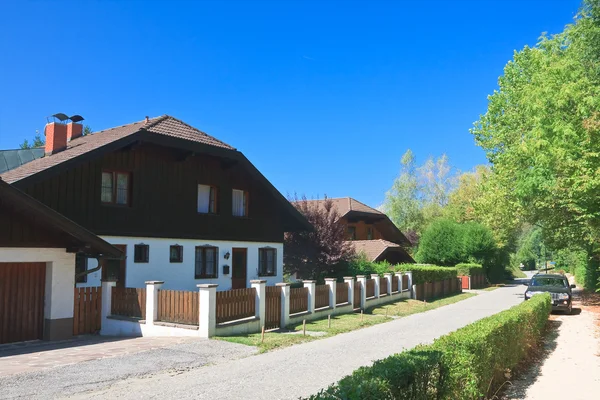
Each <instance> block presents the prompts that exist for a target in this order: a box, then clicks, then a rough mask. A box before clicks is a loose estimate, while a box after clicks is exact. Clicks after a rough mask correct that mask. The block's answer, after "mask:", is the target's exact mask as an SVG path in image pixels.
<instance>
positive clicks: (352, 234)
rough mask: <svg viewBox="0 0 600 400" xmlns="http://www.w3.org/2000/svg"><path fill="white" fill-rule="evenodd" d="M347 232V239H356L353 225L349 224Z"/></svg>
mask: <svg viewBox="0 0 600 400" xmlns="http://www.w3.org/2000/svg"><path fill="white" fill-rule="evenodd" d="M347 233H348V240H356V227H355V226H349V227H348V230H347Z"/></svg>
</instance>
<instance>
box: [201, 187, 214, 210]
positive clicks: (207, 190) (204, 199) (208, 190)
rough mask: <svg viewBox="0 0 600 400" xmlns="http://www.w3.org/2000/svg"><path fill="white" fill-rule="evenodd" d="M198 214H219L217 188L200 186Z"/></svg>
mask: <svg viewBox="0 0 600 400" xmlns="http://www.w3.org/2000/svg"><path fill="white" fill-rule="evenodd" d="M198 212H199V213H202V214H216V213H217V188H216V187H215V186H209V185H198Z"/></svg>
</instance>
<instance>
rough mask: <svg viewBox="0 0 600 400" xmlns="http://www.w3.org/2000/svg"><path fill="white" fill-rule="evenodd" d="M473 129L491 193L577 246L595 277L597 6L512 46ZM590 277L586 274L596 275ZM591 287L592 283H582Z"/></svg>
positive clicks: (599, 81) (598, 225)
mask: <svg viewBox="0 0 600 400" xmlns="http://www.w3.org/2000/svg"><path fill="white" fill-rule="evenodd" d="M488 100H489V102H488V109H487V112H486V113H485V114H484V115H483V116H481V118H480V119H479V121H477V122H476V123H475V126H474V128H473V129H472V133H473V134H474V135H475V138H476V141H477V143H478V144H479V145H480V146H481V147H482V148H483V149H484V150H485V151H486V154H487V157H488V160H489V161H490V162H491V163H492V164H493V167H492V171H493V175H494V177H493V182H494V184H495V185H496V188H497V190H498V193H499V194H500V195H501V196H503V198H504V199H505V201H506V202H507V203H508V204H511V205H514V208H515V209H518V210H519V214H521V215H522V216H523V218H524V219H526V220H527V221H529V222H532V223H536V224H539V225H541V226H542V227H543V228H544V231H545V232H547V241H548V243H549V244H550V245H551V246H552V247H554V248H568V247H581V248H584V249H585V250H586V251H587V254H588V272H589V273H590V274H591V275H594V276H597V269H598V259H599V244H600V243H599V238H600V235H599V234H600V202H598V201H597V197H598V196H597V194H598V193H599V192H600V173H598V172H599V171H600V148H599V147H598V139H597V136H598V134H600V5H599V4H598V1H586V2H584V6H583V8H582V10H581V11H580V13H579V14H578V16H577V18H576V19H575V23H574V24H572V25H568V26H567V27H565V29H564V31H563V32H561V33H559V34H557V35H554V36H546V35H544V36H543V37H542V38H541V40H540V41H539V43H538V44H537V45H536V46H535V47H525V48H524V49H523V50H521V51H519V52H516V53H515V55H514V57H513V60H511V61H510V62H509V63H508V64H507V65H506V67H505V68H504V74H503V76H501V77H500V78H499V89H498V90H496V91H495V92H494V93H493V94H492V95H491V96H489V99H488ZM595 280H596V279H595V278H594V279H592V281H595ZM588 288H591V286H588Z"/></svg>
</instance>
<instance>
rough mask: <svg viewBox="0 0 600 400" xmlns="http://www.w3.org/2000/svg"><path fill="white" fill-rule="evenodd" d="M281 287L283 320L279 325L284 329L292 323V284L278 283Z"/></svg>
mask: <svg viewBox="0 0 600 400" xmlns="http://www.w3.org/2000/svg"><path fill="white" fill-rule="evenodd" d="M277 286H279V287H280V288H281V320H280V321H279V327H280V328H281V329H284V328H285V327H286V326H288V324H289V323H290V284H289V283H278V284H277Z"/></svg>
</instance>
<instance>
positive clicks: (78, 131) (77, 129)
mask: <svg viewBox="0 0 600 400" xmlns="http://www.w3.org/2000/svg"><path fill="white" fill-rule="evenodd" d="M82 134H83V125H81V124H78V123H76V122H69V123H68V124H67V142H70V141H71V139H76V138H78V137H80V136H81V135H82Z"/></svg>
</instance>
